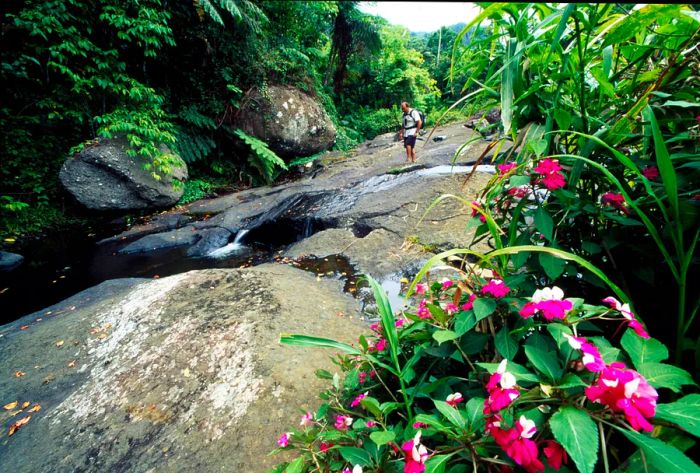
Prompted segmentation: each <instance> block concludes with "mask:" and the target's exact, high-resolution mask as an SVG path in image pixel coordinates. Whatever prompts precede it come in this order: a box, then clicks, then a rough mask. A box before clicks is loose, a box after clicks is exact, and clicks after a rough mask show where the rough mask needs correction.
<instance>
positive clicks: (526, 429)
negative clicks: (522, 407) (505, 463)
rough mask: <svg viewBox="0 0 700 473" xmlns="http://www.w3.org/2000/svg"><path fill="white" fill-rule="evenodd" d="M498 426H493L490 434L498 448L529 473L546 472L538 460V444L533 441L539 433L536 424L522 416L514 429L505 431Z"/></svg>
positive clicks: (495, 424)
mask: <svg viewBox="0 0 700 473" xmlns="http://www.w3.org/2000/svg"><path fill="white" fill-rule="evenodd" d="M497 424H499V423H494V424H492V426H491V428H490V433H491V435H492V436H493V438H494V440H495V441H496V443H497V444H498V446H499V447H501V448H502V449H503V451H505V452H506V454H507V455H508V456H509V457H510V458H512V459H513V461H515V463H517V464H518V465H520V466H521V467H523V469H524V470H525V471H527V472H528V473H536V472H540V471H544V464H543V463H542V462H541V461H540V460H539V458H538V456H539V451H538V448H537V444H536V443H535V441H534V440H531V437H532V436H533V435H534V434H535V432H536V431H537V428H536V427H535V423H534V422H533V421H531V420H530V419H527V418H526V417H525V416H520V419H519V420H518V421H517V422H516V423H515V428H513V429H508V430H503V429H501V428H500V426H499V425H497Z"/></svg>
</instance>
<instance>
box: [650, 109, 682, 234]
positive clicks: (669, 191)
mask: <svg viewBox="0 0 700 473" xmlns="http://www.w3.org/2000/svg"><path fill="white" fill-rule="evenodd" d="M643 115H644V119H645V121H648V122H649V123H650V126H651V132H652V135H653V137H654V150H655V151H656V165H657V167H658V168H659V174H661V181H662V182H663V184H664V189H666V197H667V198H668V202H669V205H670V207H671V212H672V215H673V218H674V220H676V221H678V219H679V209H678V183H677V180H676V171H675V170H674V169H673V162H671V156H669V154H668V149H667V148H666V143H665V142H664V136H663V134H662V133H661V129H659V124H658V123H657V122H656V116H654V111H653V110H652V108H651V106H649V105H647V106H646V108H645V109H644V111H643Z"/></svg>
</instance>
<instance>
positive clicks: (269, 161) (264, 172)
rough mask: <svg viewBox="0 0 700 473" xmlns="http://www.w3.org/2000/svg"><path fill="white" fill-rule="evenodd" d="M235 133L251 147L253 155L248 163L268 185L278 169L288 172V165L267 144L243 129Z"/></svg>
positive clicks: (249, 157)
mask: <svg viewBox="0 0 700 473" xmlns="http://www.w3.org/2000/svg"><path fill="white" fill-rule="evenodd" d="M234 133H235V135H236V136H237V137H238V138H240V139H241V140H242V141H243V142H244V143H245V144H247V145H248V146H249V147H250V149H251V153H250V155H249V156H248V162H249V163H250V164H251V166H253V167H254V168H255V169H257V170H258V172H259V173H260V175H261V176H262V177H263V179H265V181H266V182H267V183H270V182H272V180H273V179H274V177H275V174H276V172H277V170H276V169H275V168H276V167H279V168H281V169H284V170H287V164H286V163H285V162H284V161H283V160H282V158H280V157H279V156H277V154H275V152H274V151H272V150H271V149H270V148H268V147H267V143H265V142H264V141H262V140H259V139H257V138H255V137H253V136H250V135H249V134H247V133H246V132H244V131H243V130H241V129H236V130H235V131H234Z"/></svg>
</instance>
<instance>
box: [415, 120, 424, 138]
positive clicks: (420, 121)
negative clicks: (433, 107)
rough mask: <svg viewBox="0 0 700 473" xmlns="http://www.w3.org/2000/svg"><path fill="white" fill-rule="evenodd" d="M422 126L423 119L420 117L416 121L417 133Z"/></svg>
mask: <svg viewBox="0 0 700 473" xmlns="http://www.w3.org/2000/svg"><path fill="white" fill-rule="evenodd" d="M421 128H423V121H422V120H420V119H419V120H418V121H417V122H416V135H417V134H418V132H419V131H420V130H421Z"/></svg>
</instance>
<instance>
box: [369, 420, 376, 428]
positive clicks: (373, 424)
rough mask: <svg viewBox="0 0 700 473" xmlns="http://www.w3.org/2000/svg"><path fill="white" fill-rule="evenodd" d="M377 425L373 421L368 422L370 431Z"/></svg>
mask: <svg viewBox="0 0 700 473" xmlns="http://www.w3.org/2000/svg"><path fill="white" fill-rule="evenodd" d="M375 425H377V423H376V422H375V421H373V420H368V421H367V427H369V428H370V429H371V428H372V427H374V426H375Z"/></svg>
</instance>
